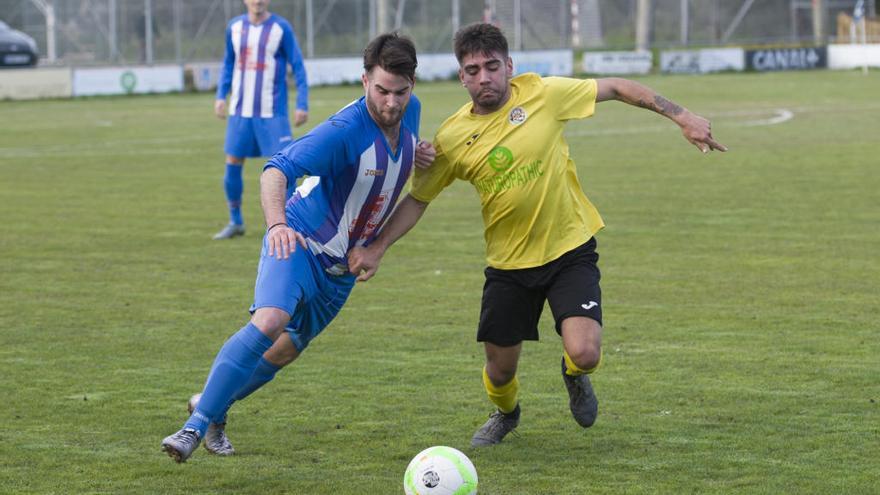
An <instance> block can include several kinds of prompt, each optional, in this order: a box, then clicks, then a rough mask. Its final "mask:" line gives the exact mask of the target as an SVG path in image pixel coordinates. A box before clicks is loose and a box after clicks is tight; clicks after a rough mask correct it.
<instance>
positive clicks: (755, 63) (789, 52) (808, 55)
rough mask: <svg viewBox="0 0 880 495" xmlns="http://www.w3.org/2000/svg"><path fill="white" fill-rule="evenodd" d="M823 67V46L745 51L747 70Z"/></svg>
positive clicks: (824, 51) (826, 62)
mask: <svg viewBox="0 0 880 495" xmlns="http://www.w3.org/2000/svg"><path fill="white" fill-rule="evenodd" d="M825 67H828V49H827V47H824V46H822V47H817V48H771V49H766V50H747V51H746V68H747V69H749V70H756V71H771V70H806V69H820V68H825Z"/></svg>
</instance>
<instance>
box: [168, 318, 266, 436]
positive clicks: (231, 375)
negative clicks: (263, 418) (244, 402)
mask: <svg viewBox="0 0 880 495" xmlns="http://www.w3.org/2000/svg"><path fill="white" fill-rule="evenodd" d="M271 346H272V340H271V339H270V338H269V337H266V336H265V335H263V332H261V331H260V330H259V329H258V328H257V327H255V326H254V324H253V323H248V324H247V325H245V326H244V328H242V329H241V330H239V331H238V332H236V334H235V335H233V336H232V337H230V338H229V340H227V341H226V343H225V344H223V347H222V348H220V352H219V353H217V357H216V358H215V359H214V365H213V367H212V369H211V373H210V374H209V375H208V382H207V383H206V384H205V390H204V391H203V392H202V398H201V399H200V400H199V406H198V407H197V408H196V410H195V411H193V413H192V416H190V417H189V420H188V421H187V422H186V424H185V425H184V426H183V427H184V428H192V429H195V430H198V432H199V434H200V435H201V436H203V437H204V436H205V431H207V430H208V423H209V422H210V418H215V417H217V416H219V415H220V414H221V413H222V412H223V411H224V410H225V409H226V406H227V405H228V404H229V401H230V399H232V395H233V394H234V393H235V392H236V391H237V390H239V389H241V388H242V386H244V385H245V384H246V383H247V382H248V380H249V379H250V377H251V375H253V374H254V370H255V369H256V367H257V363H258V362H259V360H260V358H261V357H262V356H263V353H264V352H266V351H267V350H268V349H269V347H271Z"/></svg>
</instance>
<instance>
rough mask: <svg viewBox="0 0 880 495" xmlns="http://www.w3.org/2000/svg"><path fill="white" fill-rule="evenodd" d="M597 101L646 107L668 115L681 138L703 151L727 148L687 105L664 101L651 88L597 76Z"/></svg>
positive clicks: (708, 123) (725, 149) (627, 80)
mask: <svg viewBox="0 0 880 495" xmlns="http://www.w3.org/2000/svg"><path fill="white" fill-rule="evenodd" d="M596 83H597V90H596V101H597V102H600V101H608V100H618V101H622V102H624V103H629V104H630V105H633V106H637V107H642V108H647V109H648V110H653V111H654V112H657V113H659V114H660V115H663V116H664V117H667V118H669V119H670V120H672V121H673V122H675V123H676V124H678V126H679V127H681V133H682V134H683V135H684V138H685V139H687V140H688V142H690V143H691V144H693V145H694V146H696V147H697V148H699V149H700V151H702V152H703V153H708V152H709V151H710V150H718V151H727V147H726V146H724V145H723V144H721V143H719V142H718V141H715V139H714V138H713V137H712V124H711V122H709V121H708V120H707V119H705V118H703V117H700V116H699V115H697V114H695V113H691V112H690V111H689V110H687V109H686V108H684V107H682V106H679V105H677V104H676V103H674V102H672V101H669V100H667V99H666V98H664V97H662V96H660V95H659V94H657V93H656V92H655V91H654V90H653V89H651V88H649V87H647V86H644V85H642V84H639V83H637V82H635V81H630V80H629V79H620V78H616V77H609V78H604V79H597V80H596Z"/></svg>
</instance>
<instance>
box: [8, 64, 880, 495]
mask: <svg viewBox="0 0 880 495" xmlns="http://www.w3.org/2000/svg"><path fill="white" fill-rule="evenodd" d="M878 77H880V74H878V73H877V72H872V73H871V74H869V75H868V76H863V75H862V74H861V73H859V72H834V73H832V72H804V73H788V74H765V75H760V74H752V75H743V74H740V75H715V76H708V77H650V78H645V79H644V80H643V81H644V82H646V83H647V84H649V85H651V86H653V87H654V88H656V89H657V90H659V91H660V92H661V93H662V94H663V95H664V96H666V97H668V98H670V99H672V100H674V101H676V102H678V103H681V104H683V105H685V106H686V107H688V108H690V109H692V110H694V111H696V112H698V113H701V114H704V115H706V116H708V117H710V118H712V119H713V123H714V125H713V129H714V131H715V135H716V137H717V138H718V140H719V141H721V142H722V143H724V144H725V145H727V146H729V147H730V152H729V153H727V154H710V155H705V156H704V155H702V154H700V153H699V152H698V151H697V150H696V149H695V148H693V147H692V146H690V145H689V144H687V143H686V142H685V141H684V140H683V139H682V138H681V137H680V134H679V132H678V130H677V128H676V127H675V126H674V125H673V124H672V123H670V122H668V121H666V120H665V119H663V118H661V117H659V116H656V115H653V114H651V113H649V112H646V111H643V110H639V109H634V108H631V107H627V106H626V105H624V104H620V103H603V104H601V105H600V106H599V108H598V112H597V114H596V116H595V117H594V118H592V119H588V120H586V121H580V122H573V123H572V124H571V125H570V127H569V136H570V142H571V148H572V155H573V156H574V157H575V159H576V161H577V163H578V168H579V172H580V179H581V183H582V186H583V188H584V190H585V191H586V192H587V194H588V195H589V197H590V198H591V199H592V200H593V202H594V203H595V204H596V205H597V207H598V208H599V210H600V212H601V213H602V214H603V216H604V218H605V221H606V223H607V224H608V227H607V228H606V229H605V230H604V231H603V232H601V233H600V234H599V236H598V240H599V245H598V249H599V252H600V254H601V259H600V266H601V268H602V270H603V275H604V278H603V289H604V303H605V319H606V330H605V338H604V349H605V359H604V364H603V367H602V368H601V369H600V371H599V372H598V373H597V374H596V375H594V379H593V383H594V384H595V388H596V391H597V393H598V396H599V399H600V401H601V403H600V416H599V420H598V422H597V424H596V426H595V427H593V428H592V429H590V430H581V429H580V428H578V427H577V426H576V425H575V423H574V421H573V420H572V419H571V417H570V415H569V412H568V410H567V396H566V394H565V390H564V387H563V384H562V379H561V377H560V376H559V356H560V352H561V344H560V342H559V339H558V337H557V336H556V335H555V333H554V332H553V330H552V323H551V320H550V315H549V310H546V311H545V319H544V321H543V322H542V326H541V332H542V337H543V340H541V341H540V342H539V343H527V344H526V345H525V346H524V352H523V357H522V360H521V363H520V364H521V367H520V372H519V374H520V380H521V384H522V385H521V401H522V407H523V413H522V414H523V415H522V422H521V425H520V428H519V430H518V431H519V434H520V436H518V437H516V436H511V437H510V438H509V439H508V440H505V442H504V443H503V444H501V445H499V446H497V447H495V448H491V449H487V450H480V451H474V450H472V449H470V448H469V447H468V442H469V439H470V436H471V434H472V433H473V432H474V430H475V429H476V428H477V427H478V426H479V425H480V424H482V423H483V421H485V419H486V417H487V415H488V414H489V412H490V410H491V406H490V403H489V402H488V400H487V399H486V397H485V394H484V392H483V389H482V385H481V382H480V368H481V366H482V364H483V356H482V348H481V347H480V346H479V345H477V344H476V343H475V342H474V334H475V327H476V322H477V317H478V310H479V300H480V293H481V287H482V268H483V266H484V265H483V239H482V223H481V218H480V213H479V205H478V202H477V198H476V194H475V193H474V192H473V191H472V190H471V188H470V186H469V185H467V184H464V183H459V184H456V185H455V186H453V187H451V188H450V189H449V190H447V191H446V192H445V193H444V194H443V195H441V197H440V198H439V199H438V200H437V201H436V203H435V204H433V205H432V206H431V207H430V208H429V209H428V212H427V214H426V216H425V218H424V219H423V220H422V222H421V223H420V224H419V225H418V226H417V227H416V228H415V229H414V230H413V232H411V233H410V235H409V236H407V237H405V238H404V239H402V240H401V241H400V242H399V243H398V245H396V246H395V247H394V248H392V250H391V251H390V252H389V254H388V255H387V256H386V259H385V260H384V265H383V266H382V267H381V269H380V270H379V273H378V275H377V277H376V278H375V279H373V280H371V281H370V282H368V283H366V284H363V285H362V286H359V287H357V288H356V289H355V291H354V293H353V295H352V297H351V300H350V302H349V304H348V305H347V306H346V308H345V309H344V310H343V312H342V314H341V315H340V316H339V318H338V319H337V320H336V321H335V322H334V323H333V325H332V326H331V327H330V328H329V329H328V330H327V331H326V332H325V333H324V335H322V336H321V337H320V338H319V339H317V340H316V341H315V342H313V343H312V346H311V347H310V348H309V350H308V352H306V353H305V354H304V355H303V357H302V358H301V359H300V360H299V361H298V362H296V363H295V364H293V365H292V366H291V367H289V368H287V369H286V370H284V371H283V372H281V373H280V374H279V375H278V377H277V378H276V379H275V381H274V382H272V383H271V384H270V385H269V386H268V387H266V388H265V389H263V390H261V391H259V392H258V393H256V394H255V395H253V396H252V397H251V398H250V399H248V400H247V401H245V402H243V403H241V404H239V405H238V406H237V407H235V408H234V410H233V412H232V413H231V417H230V425H229V430H228V431H229V434H230V437H231V439H232V441H233V443H234V445H235V447H236V449H237V452H238V453H237V454H236V456H235V457H233V458H218V457H214V456H211V455H209V454H208V453H207V452H206V451H205V450H203V449H200V450H199V451H198V452H197V453H196V454H195V455H194V456H193V458H192V459H191V460H190V461H189V462H188V463H187V464H184V465H176V464H174V463H173V462H172V461H171V459H169V458H168V457H167V456H165V455H164V454H163V453H161V452H160V448H159V443H160V441H161V440H162V438H163V437H164V436H165V435H168V434H169V433H172V432H174V431H175V430H176V429H177V428H178V427H179V426H180V425H181V424H182V422H183V421H184V419H185V416H186V412H185V404H186V400H187V398H188V397H189V395H190V394H192V393H194V392H197V391H199V389H200V388H201V386H202V384H203V380H204V378H205V376H206V373H207V371H208V368H209V366H210V364H211V360H212V359H213V357H214V355H215V353H216V351H217V350H218V349H219V347H220V345H221V344H222V343H223V341H224V340H225V339H226V338H227V337H228V336H229V335H230V334H231V333H233V332H235V331H236V330H238V329H239V328H240V327H241V326H242V325H243V324H244V322H245V321H246V320H247V316H248V315H247V312H246V310H247V307H248V305H249V304H250V302H251V297H252V290H253V281H254V275H255V270H256V262H257V259H258V254H259V247H260V241H261V232H262V220H261V213H260V211H259V203H258V175H259V169H260V168H261V165H262V162H261V161H259V160H252V161H250V162H249V163H248V164H247V167H246V189H245V202H244V208H245V210H244V211H245V217H246V221H247V224H248V227H249V231H248V233H247V235H246V236H245V237H244V238H241V239H236V240H233V241H231V242H214V241H211V240H210V238H211V235H212V234H213V233H214V232H215V231H216V230H218V229H219V228H220V227H222V226H223V225H224V223H225V221H226V218H225V215H226V213H225V201H224V199H223V192H222V186H221V176H222V171H223V155H222V151H221V144H222V138H223V130H224V124H223V123H222V122H221V121H219V120H217V119H216V118H214V117H213V115H212V112H211V107H212V97H211V95H208V94H200V95H176V96H150V97H132V98H100V99H80V100H73V101H42V102H0V128H2V133H0V198H2V201H0V218H2V226H0V376H2V379H0V398H2V399H0V400H2V406H0V492H3V493H16V494H21V493H57V494H71V493H108V494H109V493H112V494H127V493H150V494H152V493H181V494H194V493H235V494H239V493H253V494H258V493H259V494H263V493H298V494H310V495H311V494H394V493H401V492H402V480H403V472H404V469H405V468H406V466H407V463H408V462H409V460H410V458H411V457H412V456H413V455H415V454H416V453H417V452H419V451H421V450H422V449H424V448H426V447H428V446H431V445H449V446H452V447H456V448H458V449H461V450H463V451H464V452H466V453H467V454H468V455H469V456H470V457H471V459H472V460H473V462H474V464H475V465H476V468H477V471H478V473H479V479H480V493H481V494H504V495H510V494H528V495H534V494H573V493H609V494H619V493H629V494H636V493H644V494H655V493H719V494H720V493H822V494H826V493H876V491H877V490H878V488H877V473H878V472H880V460H878V459H880V456H878V452H880V450H878V445H880V443H878V442H880V426H878V425H880V388H878V382H880V359H878V356H880V340H878V338H877V334H878V330H880V328H878V323H877V320H878V310H880V308H878V306H880V305H878V301H880V298H878V293H880V290H878V289H880V282H878V281H880V261H878V255H877V250H878V246H880V228H878V225H880V193H878V191H880V170H878V163H880V155H878V150H880V148H878V146H877V141H878V134H877V131H878V129H880V125H878V124H880V117H878V116H880V100H878V99H877V91H876V89H877V87H878V86H880V84H878V83H880V80H878ZM360 93H361V90H360V88H359V87H344V88H332V89H317V90H315V91H314V94H313V101H312V112H311V121H310V123H309V126H311V125H314V124H315V123H317V122H319V121H320V120H322V119H323V118H325V117H326V116H327V115H328V114H330V113H331V112H332V111H334V110H335V109H338V108H339V107H341V106H342V105H344V104H345V103H347V102H348V101H350V100H351V99H353V98H355V97H357V96H358V95H359V94H360ZM417 93H418V94H419V95H420V97H421V98H422V101H423V105H424V119H423V131H424V134H425V136H431V135H432V134H433V132H434V131H435V130H436V128H437V126H438V125H439V124H440V122H441V121H442V119H443V118H444V117H445V116H446V115H448V114H449V113H451V111H452V110H453V109H454V108H457V107H458V106H459V105H460V104H462V103H463V102H464V100H465V98H466V95H465V93H464V91H463V90H462V89H461V87H460V86H458V85H456V84H454V83H443V84H422V85H419V86H418V87H417ZM299 132H300V133H301V132H302V131H299Z"/></svg>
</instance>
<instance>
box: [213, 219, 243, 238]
mask: <svg viewBox="0 0 880 495" xmlns="http://www.w3.org/2000/svg"><path fill="white" fill-rule="evenodd" d="M240 235H244V225H238V224H234V223H230V224H229V225H227V226H226V227H223V230H221V231H220V232H217V233H216V234H214V240H215V241H217V240H220V239H232V238H233V237H238V236H240Z"/></svg>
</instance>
